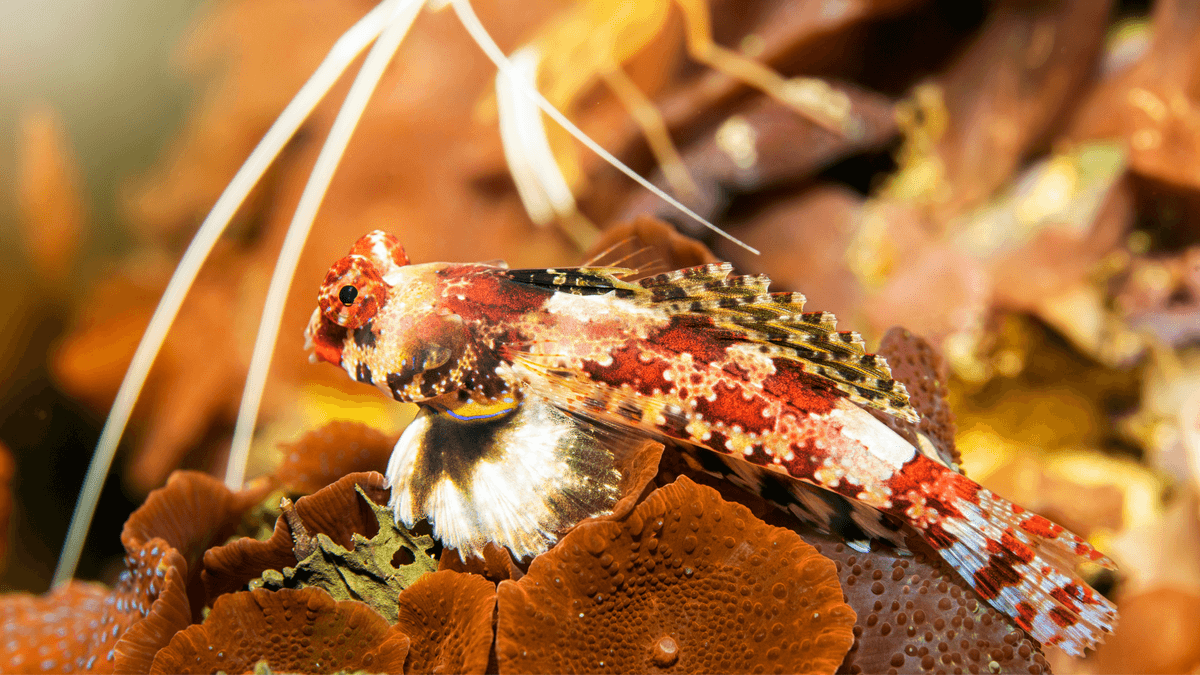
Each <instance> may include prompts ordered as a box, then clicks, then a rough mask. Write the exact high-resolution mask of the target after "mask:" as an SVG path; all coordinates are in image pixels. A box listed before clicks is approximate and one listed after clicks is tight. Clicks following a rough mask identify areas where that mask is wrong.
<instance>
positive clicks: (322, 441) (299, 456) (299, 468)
mask: <svg viewBox="0 0 1200 675" xmlns="http://www.w3.org/2000/svg"><path fill="white" fill-rule="evenodd" d="M394 445H396V437H395V436H389V435H387V434H385V433H383V432H381V431H377V430H375V429H372V428H371V427H369V426H367V425H365V424H363V423H361V422H350V421H346V420H335V421H333V422H329V423H328V424H326V425H325V426H323V427H321V428H319V429H313V430H312V431H309V432H308V433H306V434H304V435H303V436H301V437H300V438H299V439H297V440H295V441H293V442H291V443H283V444H281V446H280V450H282V451H283V461H282V462H281V463H280V464H279V468H277V469H276V470H275V475H276V476H277V477H278V478H279V482H280V484H281V485H283V486H284V487H286V488H288V489H289V490H293V491H295V492H300V493H304V494H308V493H312V492H316V491H317V490H320V489H321V488H323V487H325V486H326V485H329V484H330V483H333V482H334V481H336V480H337V479H339V478H341V477H342V476H345V475H346V474H348V473H354V472H357V471H380V470H382V469H384V468H385V467H387V461H388V457H390V456H391V454H392V447H393V446H394Z"/></svg>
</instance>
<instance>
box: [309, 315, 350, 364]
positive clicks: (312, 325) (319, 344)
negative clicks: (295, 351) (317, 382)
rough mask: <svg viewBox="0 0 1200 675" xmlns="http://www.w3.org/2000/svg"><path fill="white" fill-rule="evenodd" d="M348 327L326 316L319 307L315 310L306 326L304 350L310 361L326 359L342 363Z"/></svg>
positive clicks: (316, 361) (333, 362)
mask: <svg viewBox="0 0 1200 675" xmlns="http://www.w3.org/2000/svg"><path fill="white" fill-rule="evenodd" d="M346 332H347V331H346V329H345V328H344V327H342V326H339V325H337V324H336V323H334V322H332V321H330V320H329V319H327V318H325V315H324V314H322V313H321V309H320V308H319V307H318V308H317V309H314V310H313V313H312V316H311V317H310V318H309V320H308V325H307V326H305V328H304V351H305V352H307V353H308V361H309V363H320V362H321V361H326V362H328V363H332V364H334V365H338V366H340V365H341V364H342V346H343V345H344V344H345V342H346Z"/></svg>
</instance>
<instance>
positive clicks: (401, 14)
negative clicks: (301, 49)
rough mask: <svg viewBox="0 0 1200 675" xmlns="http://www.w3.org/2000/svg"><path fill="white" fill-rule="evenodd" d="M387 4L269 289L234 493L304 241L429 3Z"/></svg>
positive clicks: (231, 483) (237, 441)
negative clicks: (365, 112) (368, 111)
mask: <svg viewBox="0 0 1200 675" xmlns="http://www.w3.org/2000/svg"><path fill="white" fill-rule="evenodd" d="M386 4H388V5H389V10H388V12H387V13H388V25H387V27H386V28H385V29H384V30H383V32H382V33H381V34H380V36H379V39H378V40H376V41H375V45H374V46H372V47H371V51H370V52H368V53H367V58H366V59H365V60H364V61H363V66H362V69H360V70H359V71H358V75H357V76H356V77H355V78H354V83H353V84H351V85H350V92H349V93H347V94H346V100H345V102H343V103H342V107H341V109H340V110H338V114H337V118H335V119H334V121H333V126H332V127H331V128H330V130H329V136H328V137H327V138H326V139H325V144H324V145H322V146H321V152H320V154H318V155H317V161H316V163H315V164H314V165H313V169H312V173H311V174H309V177H308V183H307V184H306V185H305V186H304V192H303V193H301V194H300V202H299V203H298V204H297V205H296V212H295V214H293V216H292V222H291V224H290V225H289V226H288V233H287V236H286V237H285V238H284V240H283V248H281V249H280V251H279V258H278V259H277V260H276V261H275V272H274V274H272V275H271V285H270V286H269V287H268V289H267V303H266V306H265V307H263V314H262V321H261V322H260V323H259V325H258V337H257V338H256V339H255V341H254V353H253V355H252V356H251V357H250V369H249V370H248V371H247V372H246V388H245V389H244V390H243V391H242V403H241V406H240V407H239V408H238V417H237V423H236V424H235V426H234V429H233V442H232V444H231V445H230V448H229V462H228V464H226V466H225V485H226V486H228V487H229V489H231V490H240V489H242V482H243V481H244V480H245V476H246V462H247V461H248V459H249V457H250V442H251V440H252V439H253V437H254V427H255V424H256V423H257V422H258V411H259V406H260V404H261V403H262V394H263V389H264V388H265V387H266V383H267V373H268V371H269V370H270V368H271V357H272V356H273V355H274V354H275V341H276V339H277V338H278V337H279V327H280V324H281V323H282V322H283V308H284V305H285V304H286V302H287V295H288V290H289V289H290V288H291V285H292V277H293V276H294V275H295V274H296V265H297V264H298V263H299V262H300V253H301V251H302V250H303V249H304V242H305V241H306V240H307V239H308V233H309V231H310V230H311V229H312V225H313V221H314V220H315V219H316V215H317V209H319V208H320V207H321V202H322V200H324V199H325V193H326V191H327V190H328V189H329V183H330V181H331V180H332V179H333V174H334V171H336V170H337V166H338V162H340V161H341V159H342V154H343V153H344V152H345V151H346V145H347V144H348V143H349V142H350V136H351V135H352V134H353V133H354V128H355V127H356V126H358V121H359V119H361V118H362V113H363V110H364V109H365V108H366V107H367V101H368V100H370V98H371V94H373V93H374V92H375V87H376V86H377V85H378V84H379V80H380V78H381V77H383V71H384V70H385V69H386V68H387V65H388V63H389V62H390V61H391V60H392V57H393V56H395V54H396V50H397V49H399V48H400V43H401V41H403V40H404V36H405V35H407V34H408V29H409V28H411V27H412V24H413V21H415V20H416V18H417V14H418V13H419V12H420V11H421V8H422V6H423V5H424V0H397V1H393V2H388V3H386Z"/></svg>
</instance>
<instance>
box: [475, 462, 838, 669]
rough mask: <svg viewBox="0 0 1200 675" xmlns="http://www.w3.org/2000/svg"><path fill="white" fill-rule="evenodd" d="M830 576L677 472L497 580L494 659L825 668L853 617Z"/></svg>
mask: <svg viewBox="0 0 1200 675" xmlns="http://www.w3.org/2000/svg"><path fill="white" fill-rule="evenodd" d="M835 577H836V575H835V572H834V569H833V567H832V565H831V563H830V562H829V560H828V559H826V558H823V557H821V556H820V555H819V554H818V553H817V552H816V551H815V549H813V548H812V547H811V546H809V545H807V544H805V543H804V542H803V541H802V540H801V539H800V538H799V537H797V536H795V535H794V534H792V533H789V532H787V531H786V530H781V529H777V528H772V527H770V526H767V525H766V524H765V523H762V522H761V521H759V520H757V519H756V518H754V517H753V516H752V515H751V514H750V512H749V511H748V510H747V509H746V508H745V507H743V506H741V505H738V504H731V503H728V502H725V501H723V500H721V499H720V497H719V496H718V495H717V493H716V491H715V490H712V489H710V488H705V487H702V486H698V485H696V484H695V483H693V482H691V481H690V480H688V479H687V478H680V479H679V480H678V481H677V482H676V483H675V484H673V485H671V486H668V487H665V488H662V489H660V490H657V491H655V492H654V493H653V494H651V496H650V497H649V498H648V499H647V500H646V501H645V502H643V503H642V504H641V505H639V506H638V507H637V508H636V509H634V511H633V512H632V513H630V514H629V515H628V516H627V517H626V518H624V519H622V520H619V521H601V522H588V523H583V524H581V525H580V526H578V527H577V528H576V529H575V530H573V531H572V532H571V533H570V534H568V535H567V536H566V537H564V538H563V540H562V541H561V542H560V543H559V545H558V546H556V547H555V548H554V549H552V550H551V551H550V552H549V553H547V554H545V555H543V556H541V557H539V558H537V559H535V560H534V562H533V564H532V565H530V569H529V574H528V575H527V576H525V577H524V578H523V579H521V580H520V581H518V582H511V581H505V582H501V584H500V588H499V622H498V625H497V642H496V649H497V656H498V658H499V663H500V669H501V671H517V672H550V671H560V672H561V671H567V670H577V671H596V670H604V671H609V670H612V671H618V672H639V671H646V670H650V669H651V668H652V667H659V668H666V669H671V670H673V671H676V672H767V671H773V672H825V673H832V672H833V671H834V670H835V669H836V668H837V665H838V664H839V663H841V661H842V658H843V657H844V656H845V654H846V651H847V650H848V649H849V647H850V645H851V643H852V642H853V635H852V633H851V627H852V625H853V622H854V613H853V611H852V610H851V609H850V608H849V607H848V606H847V605H845V604H844V603H843V602H842V601H841V589H840V587H839V586H838V584H837V580H836V578H835ZM697 617H704V618H703V620H697Z"/></svg>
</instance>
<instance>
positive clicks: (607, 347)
mask: <svg viewBox="0 0 1200 675" xmlns="http://www.w3.org/2000/svg"><path fill="white" fill-rule="evenodd" d="M400 251H401V249H400V246H399V243H398V242H397V241H396V239H395V238H394V237H392V236H390V235H387V234H385V233H382V232H372V233H370V234H368V235H366V236H364V237H363V238H362V239H360V241H359V243H357V244H355V247H354V248H353V249H352V252H351V255H350V256H347V257H346V258H343V259H341V260H339V261H337V262H336V263H335V264H334V265H333V267H332V268H331V269H330V271H329V273H328V275H327V276H326V279H325V283H324V284H323V286H322V289H321V295H320V303H319V304H320V309H319V310H317V311H315V312H314V314H313V318H312V321H311V323H310V324H309V327H308V331H307V335H308V337H309V340H310V343H311V345H312V348H313V349H314V351H315V354H316V355H317V356H318V357H320V358H322V359H325V360H328V361H331V362H334V363H337V364H340V365H341V366H342V368H343V369H345V370H346V372H347V373H349V374H350V375H351V377H355V378H356V379H358V380H360V381H362V382H367V383H373V384H375V385H376V386H378V387H379V388H381V389H383V390H384V391H386V392H388V393H390V394H391V395H392V396H393V397H395V398H396V399H398V400H403V401H416V402H422V401H429V400H431V399H437V400H439V401H443V400H446V399H449V398H453V397H454V396H457V397H458V398H457V399H456V400H460V401H461V400H468V399H469V400H471V401H472V402H475V403H477V402H479V401H489V402H491V403H492V404H494V405H500V402H501V401H507V402H508V403H509V404H511V403H512V401H513V399H514V398H516V397H517V396H519V395H520V393H521V392H529V395H530V396H533V395H536V396H537V397H539V400H545V401H548V402H550V404H551V405H553V406H555V407H558V408H561V409H563V410H566V411H568V412H570V413H572V414H573V415H575V416H577V417H580V418H584V419H591V420H596V421H600V422H603V423H607V424H615V425H618V426H622V427H625V428H635V429H637V430H639V431H641V432H649V433H652V434H656V435H659V436H666V437H669V438H674V439H678V440H680V441H683V442H684V443H687V444H690V445H695V446H700V447H704V448H707V449H710V450H713V451H715V452H717V453H720V454H722V455H726V456H728V457H730V458H733V459H737V460H742V461H744V462H746V463H748V464H751V465H754V466H756V467H762V468H764V469H766V470H767V471H771V472H774V473H776V474H781V475H784V476H788V477H790V478H792V479H797V480H799V481H803V482H806V483H811V484H814V485H817V486H820V487H823V488H826V489H827V490H830V491H833V492H835V493H837V494H839V495H842V496H844V497H846V498H849V499H850V500H852V502H854V503H855V504H856V505H857V507H856V508H860V509H874V510H876V511H878V512H880V513H883V514H887V515H889V516H892V517H895V518H897V519H899V520H901V521H902V522H904V523H907V524H908V525H910V526H912V527H913V528H915V530H916V531H917V532H918V533H919V534H920V536H921V538H922V539H923V540H924V541H925V542H926V543H927V544H929V545H930V546H932V547H933V548H934V549H935V550H937V551H938V553H939V554H940V555H941V556H942V557H943V558H944V559H945V560H946V561H947V562H949V563H950V564H951V565H952V566H954V567H955V569H956V570H958V572H959V573H960V574H961V575H962V576H963V577H964V578H966V579H967V580H968V581H969V582H970V583H971V584H972V585H973V586H974V587H975V588H976V590H977V591H978V592H979V593H980V595H981V596H982V597H984V598H985V599H986V600H987V601H988V602H989V603H991V604H992V605H993V606H994V607H996V608H997V609H999V610H1001V611H1003V612H1004V613H1006V614H1007V615H1009V616H1010V617H1012V618H1013V620H1015V621H1016V622H1017V623H1018V624H1019V625H1020V626H1022V627H1023V628H1025V629H1026V630H1028V631H1030V632H1031V633H1032V634H1033V635H1034V636H1035V637H1036V638H1037V639H1038V640H1040V641H1042V642H1044V643H1048V644H1059V645H1061V646H1062V647H1063V649H1064V650H1066V651H1067V652H1069V653H1071V654H1074V655H1082V654H1083V652H1084V650H1085V649H1086V648H1087V647H1089V646H1092V645H1094V644H1095V643H1096V642H1097V641H1099V640H1100V639H1102V636H1103V635H1104V634H1105V633H1109V632H1111V631H1112V629H1113V627H1114V625H1115V622H1116V609H1115V607H1114V606H1113V605H1112V603H1110V602H1109V601H1108V600H1107V599H1105V598H1103V597H1102V596H1100V595H1098V594H1096V593H1095V592H1094V591H1093V590H1092V589H1091V588H1089V587H1088V586H1087V585H1086V583H1084V582H1083V581H1082V580H1081V579H1080V577H1078V576H1077V575H1076V574H1075V572H1074V568H1075V566H1076V565H1077V564H1078V563H1080V562H1095V563H1098V564H1100V565H1102V566H1105V567H1109V568H1112V567H1113V565H1112V563H1111V561H1109V560H1108V559H1107V558H1105V557H1104V556H1103V555H1101V554H1100V553H1099V552H1098V551H1096V550H1095V549H1093V548H1092V547H1091V546H1090V545H1089V544H1087V543H1086V542H1085V541H1084V540H1083V539H1082V538H1080V537H1078V536H1076V535H1074V534H1072V533H1070V532H1067V531H1066V530H1064V529H1063V528H1062V527H1060V526H1058V525H1056V524H1054V523H1052V522H1050V521H1048V520H1046V519H1045V518H1043V517H1041V516H1038V515H1036V514H1032V513H1027V512H1025V511H1024V509H1022V508H1021V507H1019V506H1016V505H1014V504H1011V503H1009V502H1007V501H1006V500H1004V499H1002V498H1000V497H998V496H997V495H994V494H992V493H991V492H989V491H988V490H986V489H983V488H982V487H980V486H979V485H978V484H977V483H975V482H974V481H972V480H970V479H968V478H967V477H966V476H964V475H962V474H961V473H958V472H956V471H955V470H954V469H953V468H952V467H950V466H947V465H946V464H944V463H943V462H942V461H940V460H939V459H937V458H933V457H930V456H927V455H926V454H924V453H923V452H918V450H917V448H916V447H914V445H912V444H911V443H910V442H908V441H905V440H904V439H903V438H902V437H900V436H898V435H897V434H895V433H893V432H892V430H891V429H889V428H888V427H887V426H885V425H884V424H883V423H881V422H879V421H878V420H877V419H876V418H875V417H873V416H872V414H871V413H869V412H868V409H874V410H875V411H879V412H883V413H886V414H888V415H890V416H891V417H893V418H896V419H899V420H908V421H911V422H916V421H917V420H918V415H917V414H916V413H915V412H914V410H913V408H912V407H911V406H910V404H909V399H908V395H907V392H906V390H905V388H904V386H903V385H902V384H899V383H897V382H896V381H895V380H894V379H893V378H892V374H891V371H890V369H889V368H888V366H887V364H886V363H885V362H884V361H883V360H881V359H879V358H877V357H876V356H874V355H871V354H867V353H866V352H865V350H864V347H863V342H862V340H861V338H859V337H858V336H857V335H855V334H853V333H848V332H838V331H836V323H835V320H834V318H833V316H832V315H830V314H828V313H823V312H809V313H805V312H804V298H803V297H802V296H800V295H799V294H795V293H769V291H768V286H769V283H770V281H769V279H767V278H766V277H765V276H740V277H739V276H731V271H732V268H731V266H729V265H728V264H712V265H703V266H699V267H693V268H687V269H683V270H678V271H674V272H670V273H666V274H661V275H658V276H654V277H649V278H645V279H641V280H638V281H636V282H634V281H627V280H626V277H627V276H628V275H629V274H630V273H631V271H630V270H623V269H618V268H603V267H597V268H574V269H562V270H558V269H543V270H508V269H504V268H499V267H494V266H490V265H480V264H448V263H427V264H421V265H403V264H400V262H399V261H401V260H407V257H406V256H404V255H403V253H402V252H400ZM346 291H349V295H346V296H345V297H343V292H346ZM352 307H360V308H365V309H364V310H363V311H358V309H355V311H350V308H352ZM438 405H442V404H438ZM389 477H390V478H391V479H392V481H393V483H394V484H395V483H397V476H394V475H390V474H389ZM421 478H422V477H421V476H417V475H416V474H415V473H411V474H409V475H407V476H406V481H402V482H406V483H410V484H417V483H420V482H421V481H420V479H421ZM400 496H401V502H402V503H407V501H405V500H406V497H405V489H401V491H400ZM520 497H521V495H519V494H509V495H508V501H507V502H506V501H505V500H502V499H493V500H492V501H491V502H490V503H489V504H488V505H487V506H488V508H489V509H494V510H498V511H501V512H502V513H499V514H492V515H494V517H495V518H496V519H497V520H508V519H509V516H511V517H512V518H515V517H517V515H519V514H518V513H516V512H515V510H513V509H512V507H511V505H510V504H509V503H508V502H513V503H522V500H521V499H520ZM436 508H438V506H437V505H436V504H435V505H433V506H432V507H430V510H433V509H436ZM505 509H509V511H507V512H506V511H504V510H505ZM448 510H449V509H447V508H444V507H443V508H442V511H443V513H428V514H424V515H429V516H430V517H431V519H433V520H435V521H437V520H438V519H439V518H444V517H445V516H446V515H447V514H446V513H445V512H446V511H448ZM501 516H505V517H501ZM504 535H505V533H502V532H494V533H493V535H492V536H491V537H490V538H491V539H492V540H493V541H498V542H500V543H501V544H504V545H506V546H509V548H513V549H514V550H516V548H515V547H514V545H513V544H512V543H510V542H509V541H508V540H507V539H506V538H505V536H504Z"/></svg>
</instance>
